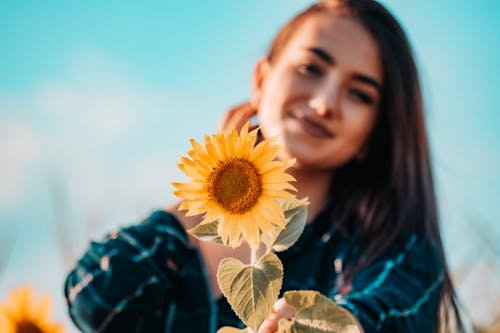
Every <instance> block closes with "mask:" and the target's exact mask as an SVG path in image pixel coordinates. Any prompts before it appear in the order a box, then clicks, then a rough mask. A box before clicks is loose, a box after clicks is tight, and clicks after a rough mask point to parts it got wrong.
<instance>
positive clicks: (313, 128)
mask: <svg viewBox="0 0 500 333" xmlns="http://www.w3.org/2000/svg"><path fill="white" fill-rule="evenodd" d="M292 118H293V119H295V120H297V121H298V123H299V124H300V127H301V128H302V130H303V131H304V132H306V133H307V134H309V135H310V136H312V137H315V138H319V139H331V138H333V137H334V135H333V133H332V132H331V131H330V130H329V129H328V128H326V127H325V126H323V125H322V124H321V123H319V122H318V121H317V120H315V119H312V118H311V117H309V116H307V115H296V114H294V115H292Z"/></svg>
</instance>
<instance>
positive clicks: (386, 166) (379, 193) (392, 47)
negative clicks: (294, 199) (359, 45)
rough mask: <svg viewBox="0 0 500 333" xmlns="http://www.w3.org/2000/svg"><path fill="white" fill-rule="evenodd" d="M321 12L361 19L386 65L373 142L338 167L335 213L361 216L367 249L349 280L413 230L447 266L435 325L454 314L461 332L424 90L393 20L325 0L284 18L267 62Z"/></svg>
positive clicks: (360, 4) (376, 10)
mask: <svg viewBox="0 0 500 333" xmlns="http://www.w3.org/2000/svg"><path fill="white" fill-rule="evenodd" d="M322 13H330V14H334V15H341V16H347V17H350V18H353V19H356V20H357V21H359V22H360V23H361V24H362V25H363V26H364V27H365V28H366V29H367V30H368V31H369V32H370V33H371V34H372V35H373V37H374V38H375V39H376V40H377V42H378V45H379V48H380V52H381V58H382V66H383V70H384V86H383V89H382V98H381V104H380V112H379V119H378V120H377V124H376V126H375V129H374V132H373V133H372V136H371V137H370V138H369V140H368V144H369V146H368V147H367V152H366V156H365V157H364V158H363V159H362V160H359V159H355V160H353V161H351V162H349V163H347V164H346V165H344V166H342V167H341V168H339V169H337V170H336V171H335V177H334V184H332V195H333V196H334V197H335V198H336V200H335V202H334V206H333V211H332V214H333V215H334V216H339V215H340V214H341V213H342V214H343V213H345V212H348V213H349V215H351V217H353V218H355V219H356V220H357V221H360V223H361V224H362V225H361V229H362V232H361V233H362V234H361V238H362V239H363V240H364V244H365V246H364V249H363V253H362V255H361V259H360V261H359V262H358V263H357V264H356V265H355V266H354V267H351V268H350V269H349V270H348V271H347V273H346V276H344V280H345V281H350V280H351V279H352V278H353V276H354V275H355V274H356V272H358V271H359V270H360V269H362V268H364V267H366V266H368V265H369V264H371V263H372V262H373V261H374V260H375V259H376V258H377V257H378V256H380V255H381V254H382V253H383V252H384V251H385V250H387V248H388V247H389V245H390V244H392V243H394V242H398V241H402V240H403V239H406V238H407V237H409V235H410V234H412V233H415V234H417V235H419V236H421V237H424V238H426V239H429V240H430V241H431V242H433V243H434V246H435V247H436V248H437V249H438V251H439V254H440V257H441V262H442V264H443V270H444V280H443V288H442V291H441V315H440V316H439V319H440V325H439V326H438V327H448V325H449V324H450V321H451V320H450V317H449V316H448V314H451V315H453V316H454V318H455V319H456V325H457V328H458V329H460V330H462V329H463V326H462V322H461V320H460V315H459V311H458V301H457V296H456V293H455V291H454V288H453V284H452V282H451V279H450V274H449V270H448V267H447V263H446V258H445V256H444V251H443V245H442V241H441V236H440V230H439V223H438V213H437V205H436V197H435V190H434V182H433V177H432V170H431V164H430V161H429V146H428V142H427V135H426V128H425V121H424V110H423V102H422V94H421V88H420V81H419V77H418V71H417V67H416V64H415V60H414V57H413V53H412V49H411V46H410V43H409V41H408V39H407V37H406V35H405V33H404V31H403V29H402V28H401V26H400V25H399V23H398V22H397V21H396V19H395V18H394V17H393V16H392V15H391V14H390V13H389V12H388V11H387V9H385V8H384V7H383V6H382V5H381V4H379V3H378V2H376V1H374V0H326V1H321V2H319V3H316V4H314V5H312V6H310V7H309V8H307V9H306V10H304V11H303V12H301V13H300V14H298V15H297V16H295V17H294V18H293V19H292V20H290V21H289V22H288V23H287V24H285V25H284V26H283V27H282V28H281V30H280V31H279V32H278V34H277V36H276V38H275V39H274V41H273V43H272V45H271V49H270V51H269V53H268V60H269V61H270V63H273V61H275V60H276V58H277V57H279V55H280V52H281V50H282V49H283V48H284V47H285V46H286V44H287V42H288V41H289V40H290V38H291V37H292V36H293V33H294V31H296V30H297V28H298V27H299V25H301V24H302V23H303V22H304V21H305V20H306V19H307V18H308V17H310V16H311V15H317V14H322Z"/></svg>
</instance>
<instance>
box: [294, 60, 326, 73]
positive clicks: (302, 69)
mask: <svg viewBox="0 0 500 333" xmlns="http://www.w3.org/2000/svg"><path fill="white" fill-rule="evenodd" d="M297 72H299V73H300V74H302V75H306V76H321V75H322V74H323V70H322V69H321V67H319V66H318V65H316V64H313V63H307V64H302V65H299V66H298V67H297Z"/></svg>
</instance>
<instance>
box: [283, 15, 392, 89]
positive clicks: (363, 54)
mask: <svg viewBox="0 0 500 333" xmlns="http://www.w3.org/2000/svg"><path fill="white" fill-rule="evenodd" d="M312 47H316V48H321V49H323V50H324V51H326V52H327V53H328V54H330V55H331V56H332V57H333V59H334V60H335V64H336V65H338V66H339V67H341V68H343V69H346V70H350V71H355V72H359V73H361V74H366V75H370V76H372V77H373V78H376V79H378V80H380V81H382V62H381V56H380V49H379V46H378V43H377V41H376V40H375V38H374V37H373V36H372V35H371V33H370V32H369V31H368V30H367V29H366V28H365V27H364V26H363V25H362V24H361V23H359V22H358V21H357V20H356V19H354V18H348V17H342V16H338V15H335V14H327V13H323V14H318V15H313V16H310V17H308V18H307V19H305V21H304V22H302V24H301V25H299V26H298V27H297V29H296V30H295V31H294V33H293V35H292V36H291V38H290V40H289V41H288V43H287V45H286V46H285V48H284V49H283V51H282V54H281V56H282V57H293V56H295V55H296V54H300V52H303V51H304V50H307V49H309V48H312Z"/></svg>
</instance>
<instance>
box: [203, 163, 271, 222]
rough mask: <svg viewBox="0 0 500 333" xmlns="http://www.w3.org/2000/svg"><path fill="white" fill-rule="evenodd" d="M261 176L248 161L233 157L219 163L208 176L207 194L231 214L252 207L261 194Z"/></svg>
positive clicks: (246, 210) (240, 212) (242, 211)
mask: <svg viewBox="0 0 500 333" xmlns="http://www.w3.org/2000/svg"><path fill="white" fill-rule="evenodd" d="M262 190H263V189H262V177H261V176H260V174H259V172H258V170H257V168H256V167H255V165H253V164H252V163H251V162H250V161H248V160H246V159H243V158H233V159H229V160H227V161H223V162H221V163H219V165H218V166H217V168H215V170H213V171H212V173H211V174H210V175H209V177H208V195H209V197H210V199H212V200H214V201H215V202H216V203H217V204H219V206H221V207H223V208H224V209H225V210H226V211H228V212H231V213H233V214H244V213H246V212H248V211H249V210H250V209H252V207H253V206H255V204H256V203H257V201H258V200H259V198H260V196H261V194H262Z"/></svg>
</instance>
